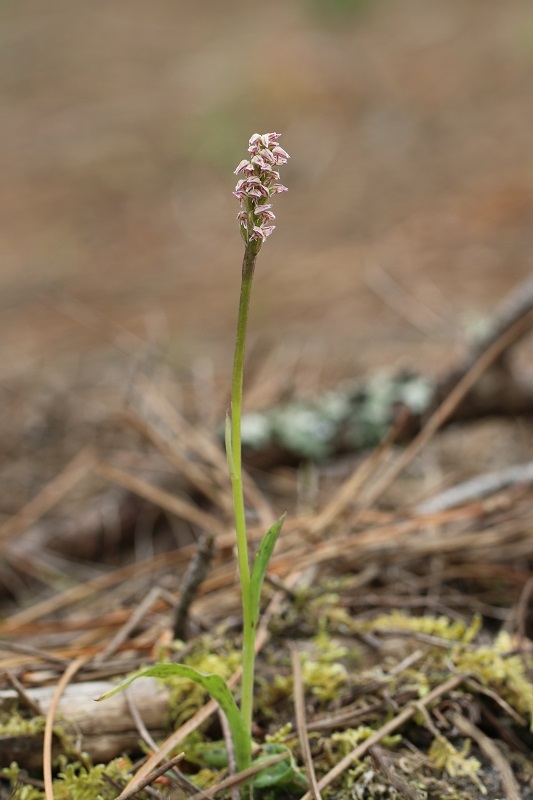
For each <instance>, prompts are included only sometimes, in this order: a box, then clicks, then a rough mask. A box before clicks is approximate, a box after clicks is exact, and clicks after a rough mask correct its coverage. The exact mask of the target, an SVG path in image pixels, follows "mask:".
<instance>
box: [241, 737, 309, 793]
mask: <svg viewBox="0 0 533 800" xmlns="http://www.w3.org/2000/svg"><path fill="white" fill-rule="evenodd" d="M284 752H285V753H287V758H286V759H284V760H283V761H279V762H278V763H277V764H272V766H270V767H267V768H266V769H263V770H261V772H258V773H257V775H256V776H255V778H254V779H253V785H254V788H256V789H271V788H272V787H274V786H285V787H289V786H290V787H295V788H301V789H306V788H307V781H306V779H305V777H304V775H302V773H301V772H300V770H299V769H298V767H297V766H296V763H295V761H294V758H293V756H292V753H291V751H290V750H289V748H288V747H286V746H285V745H284V744H274V743H272V744H266V745H265V746H264V748H263V753H264V755H262V756H259V758H256V759H255V760H254V765H255V764H261V763H262V762H263V761H268V760H269V759H270V758H272V756H274V755H277V754H278V753H284Z"/></svg>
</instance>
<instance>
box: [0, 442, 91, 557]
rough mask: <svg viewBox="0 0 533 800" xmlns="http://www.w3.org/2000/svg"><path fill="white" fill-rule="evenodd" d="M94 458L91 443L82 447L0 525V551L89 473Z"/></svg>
mask: <svg viewBox="0 0 533 800" xmlns="http://www.w3.org/2000/svg"><path fill="white" fill-rule="evenodd" d="M95 459H96V454H95V451H94V448H93V447H92V445H88V446H87V447H84V448H83V449H82V450H80V452H79V453H78V454H77V455H76V456H75V457H74V458H73V459H72V461H70V462H69V463H68V464H67V466H66V467H65V468H64V469H63V470H62V471H61V472H60V473H59V475H57V476H56V477H55V478H54V479H53V480H51V481H50V483H48V484H47V485H46V486H45V487H44V489H41V491H40V492H39V494H37V495H36V496H35V497H34V498H33V499H32V500H30V501H29V503H26V505H25V506H24V507H23V508H21V509H20V511H19V512H18V513H17V514H15V515H14V516H13V517H11V518H10V519H8V520H7V521H6V522H4V523H3V524H2V525H0V552H1V551H2V550H3V549H4V548H5V547H6V545H7V544H8V543H9V541H10V539H12V538H13V537H14V536H16V535H17V534H19V533H21V532H22V531H24V530H25V529H26V528H29V527H30V526H31V525H34V524H35V523H36V522H37V520H39V519H40V518H41V517H42V516H44V514H46V513H47V512H48V511H50V509H52V508H53V507H54V506H55V505H56V504H57V503H58V502H59V501H60V500H61V498H63V497H64V496H65V495H66V494H67V492H69V491H70V490H71V489H73V488H74V486H76V484H78V483H79V482H80V481H81V480H82V479H83V478H85V476H86V475H88V474H89V472H90V470H91V467H92V465H93V464H94V461H95Z"/></svg>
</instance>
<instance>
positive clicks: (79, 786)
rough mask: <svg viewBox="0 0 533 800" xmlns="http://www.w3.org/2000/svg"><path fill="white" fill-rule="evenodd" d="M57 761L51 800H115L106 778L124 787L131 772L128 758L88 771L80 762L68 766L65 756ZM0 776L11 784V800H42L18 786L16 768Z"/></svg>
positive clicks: (41, 794)
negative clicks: (56, 773) (57, 770)
mask: <svg viewBox="0 0 533 800" xmlns="http://www.w3.org/2000/svg"><path fill="white" fill-rule="evenodd" d="M60 760H61V767H60V772H59V774H58V776H57V778H56V780H54V783H53V787H54V800H114V798H116V796H117V789H116V788H115V786H113V784H112V783H110V781H109V780H108V778H110V779H111V780H112V781H116V782H117V784H119V785H120V786H123V785H124V784H125V783H126V782H127V780H128V778H129V775H128V773H129V770H131V762H130V761H129V759H127V758H117V759H115V760H114V761H111V762H110V763H109V764H97V765H96V766H95V767H90V768H86V767H84V766H82V765H81V764H80V763H79V762H75V763H73V764H68V763H67V759H66V757H65V756H61V757H60ZM2 775H3V777H5V778H7V779H8V780H9V782H10V784H11V788H12V790H13V795H12V798H11V800H44V798H45V793H44V792H43V791H41V790H40V789H35V788H34V787H33V786H25V785H23V784H22V783H20V782H19V775H20V771H19V768H18V767H17V765H16V764H12V765H11V767H9V768H8V769H4V770H2ZM106 776H107V777H106Z"/></svg>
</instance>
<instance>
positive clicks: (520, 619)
mask: <svg viewBox="0 0 533 800" xmlns="http://www.w3.org/2000/svg"><path fill="white" fill-rule="evenodd" d="M532 594H533V577H531V578H530V579H529V580H528V581H526V583H525V585H524V588H523V589H522V591H521V592H520V597H519V599H518V603H517V606H516V632H517V634H518V639H519V641H520V642H525V640H526V625H527V619H528V608H529V603H530V601H531V595H532Z"/></svg>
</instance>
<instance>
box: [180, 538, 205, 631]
mask: <svg viewBox="0 0 533 800" xmlns="http://www.w3.org/2000/svg"><path fill="white" fill-rule="evenodd" d="M214 554H215V550H214V539H213V537H212V536H206V535H204V536H202V538H201V539H200V541H199V542H198V547H197V550H196V553H195V554H194V556H193V558H192V559H191V562H190V564H189V566H188V567H187V571H186V573H185V575H184V576H183V581H182V585H181V590H180V599H179V603H178V605H177V608H176V612H175V615H174V639H181V641H183V642H185V641H186V639H187V623H188V619H189V609H190V607H191V603H192V601H193V600H194V598H195V596H196V593H197V592H198V589H199V588H200V586H201V584H202V583H203V582H204V580H205V578H206V577H207V573H208V572H209V568H210V566H211V562H212V560H213V556H214Z"/></svg>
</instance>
